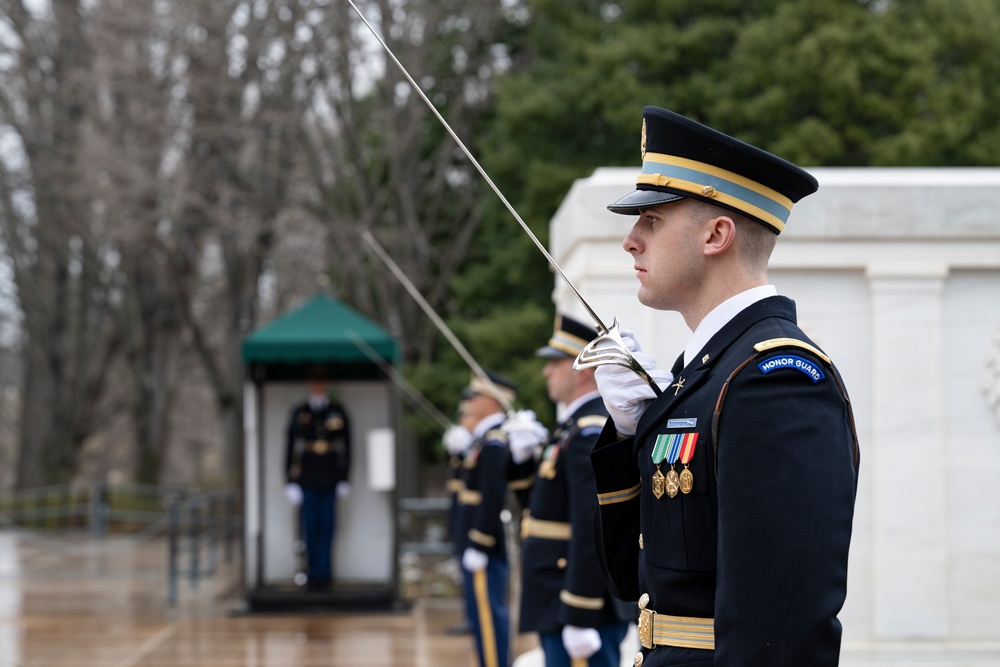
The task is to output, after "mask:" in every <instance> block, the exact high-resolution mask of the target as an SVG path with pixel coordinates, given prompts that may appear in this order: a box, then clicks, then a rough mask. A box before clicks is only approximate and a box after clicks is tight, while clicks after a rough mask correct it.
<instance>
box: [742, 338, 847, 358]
mask: <svg viewBox="0 0 1000 667" xmlns="http://www.w3.org/2000/svg"><path fill="white" fill-rule="evenodd" d="M778 347H800V348H802V349H803V350H808V351H809V352H812V353H813V354H815V355H816V356H817V357H819V358H820V359H822V360H823V361H825V362H826V363H828V364H832V363H833V362H832V361H830V357H828V356H826V355H825V354H823V352H822V351H821V350H820V349H819V348H817V347H815V346H813V345H810V344H809V343H807V342H805V341H803V340H799V339H797V338H771V339H769V340H762V341H761V342H759V343H757V344H756V345H754V346H753V349H755V350H757V351H758V352H767V351H768V350H773V349H775V348H778Z"/></svg>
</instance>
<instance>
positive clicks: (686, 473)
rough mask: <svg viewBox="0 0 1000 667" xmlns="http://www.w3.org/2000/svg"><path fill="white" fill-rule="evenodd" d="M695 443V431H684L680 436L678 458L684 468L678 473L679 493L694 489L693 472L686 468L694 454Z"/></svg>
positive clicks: (696, 435)
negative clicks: (679, 453)
mask: <svg viewBox="0 0 1000 667" xmlns="http://www.w3.org/2000/svg"><path fill="white" fill-rule="evenodd" d="M697 444H698V434H697V433H685V434H684V435H683V436H682V438H681V455H680V459H681V463H682V464H683V465H684V470H682V471H681V475H680V485H681V493H691V490H692V489H694V474H693V473H692V472H691V470H690V468H688V463H689V462H690V461H691V457H692V456H694V448H695V445H697Z"/></svg>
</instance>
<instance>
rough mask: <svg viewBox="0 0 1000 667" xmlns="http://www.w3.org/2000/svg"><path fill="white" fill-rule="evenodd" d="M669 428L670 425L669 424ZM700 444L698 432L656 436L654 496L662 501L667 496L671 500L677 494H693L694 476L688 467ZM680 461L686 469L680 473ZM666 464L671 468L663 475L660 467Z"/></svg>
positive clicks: (654, 448)
mask: <svg viewBox="0 0 1000 667" xmlns="http://www.w3.org/2000/svg"><path fill="white" fill-rule="evenodd" d="M668 426H669V423H668ZM697 444H698V432H697V431H692V432H688V433H661V434H660V435H658V436H656V442H655V443H653V453H652V459H653V464H654V465H655V466H656V472H655V473H653V479H652V482H653V488H652V490H653V495H654V496H656V498H657V499H660V498H662V497H663V496H664V494H666V495H667V496H668V497H670V498H674V497H676V496H677V493H678V492H680V493H691V490H692V489H694V474H692V472H691V469H690V468H689V467H688V463H689V462H690V461H691V457H693V456H694V450H695V447H696V446H697ZM678 461H680V463H681V465H683V466H684V469H683V470H682V471H681V472H680V473H678V472H677V469H676V465H677V462H678ZM664 463H666V464H667V465H669V466H670V470H669V471H667V474H663V471H662V470H660V466H661V465H663V464H664Z"/></svg>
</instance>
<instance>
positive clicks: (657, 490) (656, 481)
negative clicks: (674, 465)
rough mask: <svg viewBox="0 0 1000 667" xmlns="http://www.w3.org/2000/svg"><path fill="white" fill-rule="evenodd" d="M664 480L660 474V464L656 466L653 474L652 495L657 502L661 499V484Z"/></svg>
mask: <svg viewBox="0 0 1000 667" xmlns="http://www.w3.org/2000/svg"><path fill="white" fill-rule="evenodd" d="M665 479H666V478H665V477H664V476H663V473H662V472H660V464H656V472H655V473H653V495H654V496H656V499H657V500H659V499H660V498H662V497H663V483H664V480H665Z"/></svg>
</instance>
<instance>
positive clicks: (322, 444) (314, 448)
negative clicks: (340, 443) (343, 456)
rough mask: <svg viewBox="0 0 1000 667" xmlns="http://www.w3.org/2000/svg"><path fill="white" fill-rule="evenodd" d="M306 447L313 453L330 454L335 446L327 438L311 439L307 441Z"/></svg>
mask: <svg viewBox="0 0 1000 667" xmlns="http://www.w3.org/2000/svg"><path fill="white" fill-rule="evenodd" d="M306 449H307V450H308V451H309V452H311V453H313V454H319V455H320V456H322V455H323V454H329V453H330V452H331V451H332V450H333V446H332V445H331V444H330V443H329V441H327V440H310V441H309V442H307V443H306Z"/></svg>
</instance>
